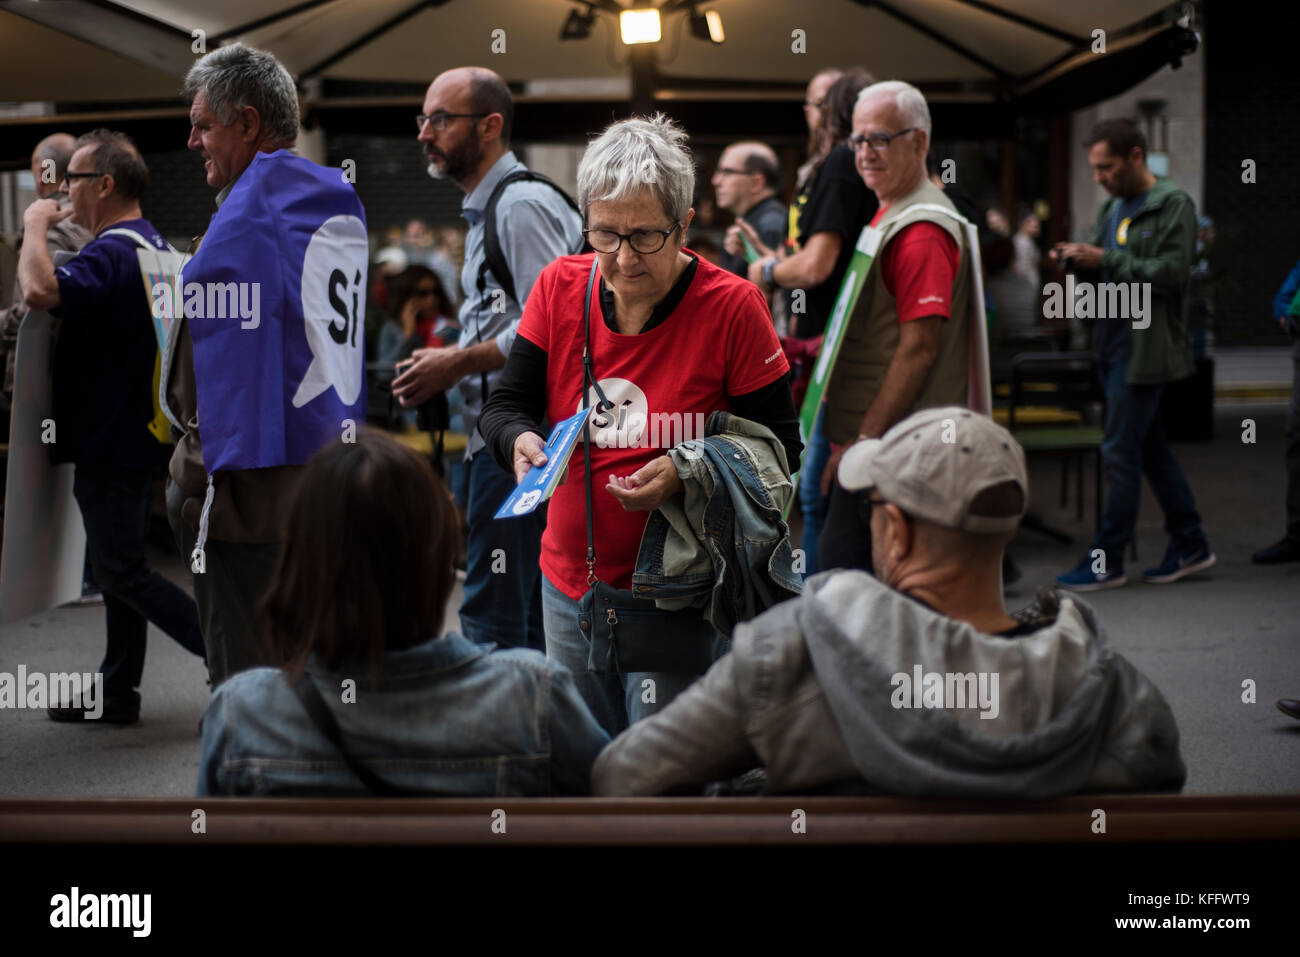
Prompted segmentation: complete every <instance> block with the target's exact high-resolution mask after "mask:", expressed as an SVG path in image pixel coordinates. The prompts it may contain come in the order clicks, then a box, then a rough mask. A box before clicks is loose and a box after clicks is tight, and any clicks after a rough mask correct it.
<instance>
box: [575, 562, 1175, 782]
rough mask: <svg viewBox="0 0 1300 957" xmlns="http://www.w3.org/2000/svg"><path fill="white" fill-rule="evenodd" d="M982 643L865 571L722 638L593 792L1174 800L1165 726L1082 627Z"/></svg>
mask: <svg viewBox="0 0 1300 957" xmlns="http://www.w3.org/2000/svg"><path fill="white" fill-rule="evenodd" d="M1052 610H1053V611H1054V612H1055V615H1054V619H1053V620H1051V621H1050V622H1049V623H1046V624H1045V625H1044V626H1043V627H1041V628H1039V629H1038V630H1036V631H1034V632H1033V633H1031V634H1028V635H1024V636H1021V637H1015V638H1006V637H1000V636H996V635H986V634H982V633H980V632H977V631H976V630H975V629H974V628H972V627H971V626H969V625H967V624H964V623H962V622H959V621H955V620H954V619H951V618H948V617H946V616H944V615H941V614H939V613H938V612H935V611H933V610H931V609H929V608H927V607H926V606H924V605H922V604H920V603H918V602H916V601H913V600H912V599H910V598H907V597H906V596H904V595H901V594H899V593H897V592H895V591H893V590H892V589H889V588H887V587H886V586H884V585H882V584H881V583H880V582H878V581H877V580H876V579H875V578H872V577H871V576H869V575H866V574H864V573H862V572H855V571H839V572H830V573H826V574H822V575H818V576H816V577H814V578H812V579H810V580H809V581H808V586H807V589H806V591H805V592H804V594H803V595H802V596H801V597H800V598H797V599H794V600H791V601H788V602H785V603H783V604H781V605H778V606H776V607H775V608H772V609H770V610H768V611H767V612H765V613H764V614H762V615H760V616H759V617H758V618H755V619H754V620H753V621H750V622H747V623H745V624H744V625H741V626H739V627H737V629H736V631H735V634H734V635H733V646H732V651H731V653H730V654H728V655H726V656H725V657H723V658H722V659H720V660H719V661H717V662H716V663H715V664H714V665H713V667H712V668H711V669H710V670H709V672H708V673H707V674H706V675H705V676H704V677H703V678H701V679H700V680H699V681H697V682H696V683H695V684H694V685H692V686H691V687H690V688H689V689H687V690H686V691H685V692H683V693H682V694H681V695H679V696H678V697H677V698H676V699H674V700H673V701H672V702H671V703H670V704H669V705H668V706H667V707H666V708H664V710H662V711H661V712H659V713H658V714H656V715H654V716H652V717H650V718H647V719H645V720H643V721H640V722H638V723H637V724H635V725H633V726H632V727H631V728H629V729H628V730H627V731H625V732H624V733H623V734H621V735H620V736H619V737H618V738H616V739H615V740H614V741H613V742H611V743H610V745H609V746H608V747H607V748H606V749H605V750H604V751H603V752H602V753H601V755H600V757H599V758H598V759H597V761H596V764H595V766H594V767H593V769H592V787H593V793H595V794H603V795H637V794H664V793H682V792H685V793H698V792H699V790H700V789H701V788H702V787H703V786H704V785H705V784H707V783H708V782H711V781H716V780H720V779H724V778H727V777H730V776H733V775H736V774H739V773H741V772H744V771H746V770H748V769H750V768H753V767H755V766H757V765H762V766H764V767H765V768H766V770H767V787H766V789H767V791H768V792H770V793H795V792H808V791H812V790H828V789H844V788H846V787H848V788H851V789H855V790H863V789H865V790H873V791H879V792H883V793H889V794H900V795H913V796H927V797H964V798H971V797H986V798H1046V797H1054V796H1057V795H1062V794H1070V793H1075V792H1079V791H1132V790H1177V789H1179V788H1181V787H1182V784H1183V781H1184V780H1185V778H1186V768H1185V767H1184V765H1183V761H1182V758H1181V756H1180V754H1179V750H1178V727H1177V725H1176V724H1175V722H1174V717H1173V713H1172V712H1171V711H1170V709H1169V706H1168V704H1167V703H1166V702H1165V700H1164V698H1163V697H1162V696H1161V694H1160V692H1159V690H1158V689H1157V688H1156V687H1155V685H1153V684H1152V683H1151V682H1150V681H1149V680H1148V679H1147V678H1146V677H1145V676H1144V675H1142V673H1141V672H1139V671H1138V670H1137V669H1136V668H1134V667H1133V665H1132V664H1130V663H1129V662H1128V661H1126V660H1125V659H1124V658H1122V657H1120V656H1119V655H1117V654H1115V653H1114V652H1112V651H1111V650H1110V649H1109V647H1107V645H1106V641H1105V635H1104V632H1103V631H1102V629H1101V626H1100V624H1099V623H1098V622H1097V618H1096V615H1095V614H1094V612H1093V611H1092V609H1091V608H1089V607H1088V606H1087V605H1086V604H1084V603H1083V602H1081V601H1079V599H1078V598H1076V597H1075V596H1073V595H1066V596H1061V597H1060V598H1059V606H1058V607H1056V608H1054V609H1052Z"/></svg>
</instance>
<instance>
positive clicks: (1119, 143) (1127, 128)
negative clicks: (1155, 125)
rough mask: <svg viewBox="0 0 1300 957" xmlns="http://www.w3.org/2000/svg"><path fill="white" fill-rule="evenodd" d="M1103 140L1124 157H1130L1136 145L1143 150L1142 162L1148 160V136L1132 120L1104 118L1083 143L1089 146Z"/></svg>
mask: <svg viewBox="0 0 1300 957" xmlns="http://www.w3.org/2000/svg"><path fill="white" fill-rule="evenodd" d="M1103 141H1104V142H1105V143H1106V147H1107V149H1109V150H1110V151H1111V152H1112V153H1114V154H1115V155H1116V156H1118V157H1120V158H1122V159H1128V155H1129V154H1130V153H1132V152H1133V147H1135V146H1136V147H1137V148H1138V149H1140V150H1141V151H1142V162H1144V163H1145V162H1146V158H1147V138H1146V137H1145V136H1143V135H1142V131H1141V130H1140V129H1139V128H1138V125H1137V124H1136V123H1134V122H1133V121H1132V120H1128V119H1114V120H1102V121H1101V122H1100V123H1098V124H1097V125H1096V126H1094V127H1093V128H1092V132H1091V133H1089V134H1088V138H1087V139H1086V140H1084V141H1083V145H1084V147H1085V148H1087V147H1090V146H1093V145H1094V144H1096V143H1101V142H1103Z"/></svg>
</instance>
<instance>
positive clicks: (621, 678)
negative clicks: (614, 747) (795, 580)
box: [542, 575, 720, 737]
mask: <svg viewBox="0 0 1300 957" xmlns="http://www.w3.org/2000/svg"><path fill="white" fill-rule="evenodd" d="M542 608H543V610H544V612H545V616H546V657H547V658H549V659H550V660H551V661H554V662H558V663H559V664H562V665H564V667H566V668H568V669H569V671H571V672H572V673H573V683H574V684H575V685H576V686H577V688H578V694H580V695H582V700H583V701H585V702H586V703H587V707H588V708H590V709H591V713H592V715H593V716H594V717H595V718H596V721H597V722H599V724H600V726H601V727H602V728H604V729H605V730H606V731H608V732H609V735H610V737H613V736H615V735H617V734H618V733H619V732H621V731H624V730H626V729H627V727H628V725H629V724H633V723H635V722H637V721H640V720H641V719H642V718H645V717H648V716H649V715H652V714H654V713H655V712H656V711H659V710H661V709H662V708H663V707H664V706H665V705H667V704H668V702H669V701H672V700H673V698H675V697H677V696H678V695H679V694H681V693H682V692H683V691H685V690H686V689H687V688H689V687H690V686H691V685H692V684H694V683H695V681H696V679H698V678H699V677H700V676H699V675H687V674H677V673H669V672H663V671H631V672H628V673H627V674H598V673H596V672H593V671H590V670H588V667H587V664H588V661H587V656H588V654H589V653H590V652H591V641H590V639H588V638H587V636H586V635H585V634H583V633H582V629H581V628H579V627H578V603H577V602H576V601H574V600H573V599H572V598H570V597H569V596H568V595H566V594H564V592H562V591H560V590H559V589H558V588H556V587H555V586H554V585H553V584H551V580H550V579H549V578H547V577H546V576H545V575H542ZM715 650H720V649H715ZM646 681H650V682H653V684H649V685H647V684H644V682H646ZM646 698H651V699H652V700H650V701H647V700H645V699H646Z"/></svg>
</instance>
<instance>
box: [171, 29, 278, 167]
mask: <svg viewBox="0 0 1300 957" xmlns="http://www.w3.org/2000/svg"><path fill="white" fill-rule="evenodd" d="M184 92H185V101H186V102H187V103H191V104H192V103H193V102H194V98H195V97H196V96H198V95H199V94H200V93H202V94H203V99H204V100H206V101H207V104H208V109H210V110H212V112H213V114H214V115H215V116H216V117H217V119H218V120H219V121H220V122H222V123H223V124H225V125H226V126H229V125H230V124H232V123H234V122H235V117H236V115H237V114H238V113H239V111H240V110H242V109H243V108H244V107H246V106H251V107H252V108H253V109H255V110H257V115H258V116H259V117H261V120H262V129H263V130H265V131H266V136H267V140H268V142H269V143H270V144H271V145H274V146H291V145H293V143H294V141H295V140H297V139H298V90H297V88H296V87H295V86H294V82H293V77H292V76H290V75H289V71H288V70H286V69H285V68H284V66H283V64H281V63H280V61H279V60H277V59H276V58H275V57H274V56H272V55H271V54H270V53H267V52H266V51H264V50H255V49H253V48H252V47H246V46H244V45H243V44H242V43H232V44H231V45H230V46H225V47H220V48H218V49H216V50H213V51H212V52H211V53H209V54H208V55H207V56H204V57H201V58H200V59H199V60H197V61H195V63H194V65H193V66H192V67H190V72H189V73H187V74H185V91H184Z"/></svg>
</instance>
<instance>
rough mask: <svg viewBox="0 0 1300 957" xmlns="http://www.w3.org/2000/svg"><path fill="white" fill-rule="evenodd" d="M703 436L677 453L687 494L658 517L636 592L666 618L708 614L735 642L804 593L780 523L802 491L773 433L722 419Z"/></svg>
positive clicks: (646, 539) (640, 560)
mask: <svg viewBox="0 0 1300 957" xmlns="http://www.w3.org/2000/svg"><path fill="white" fill-rule="evenodd" d="M704 431H705V437H704V438H702V439H692V440H689V441H686V442H682V443H681V444H679V445H677V446H676V447H674V448H673V449H671V450H670V451H669V452H668V456H669V458H671V459H672V460H673V463H674V464H675V465H676V466H677V475H678V477H680V478H681V480H682V484H683V486H684V488H683V492H682V494H681V495H679V496H674V497H673V498H671V499H669V500H668V501H666V502H664V503H663V504H662V505H661V506H659V508H658V509H656V510H655V511H654V512H652V513H651V514H650V519H649V521H648V522H647V524H646V530H645V534H644V535H642V537H641V551H640V553H639V554H638V556H637V565H636V571H635V572H634V573H633V575H632V587H633V590H634V591H635V592H636V593H637V594H638V595H640V596H642V597H645V598H653V599H655V603H656V604H657V605H658V606H659V607H660V608H664V609H680V608H686V607H696V608H703V609H704V618H705V620H707V621H708V622H709V623H710V624H711V625H713V627H714V628H715V629H717V630H718V631H719V632H720V633H722V634H723V635H726V636H730V635H731V632H732V629H733V628H734V627H735V626H736V624H737V623H738V622H742V621H748V620H749V619H751V618H753V617H755V616H756V615H758V614H760V613H761V612H763V611H765V610H766V609H767V608H770V607H771V606H772V605H775V604H777V603H778V602H782V601H785V600H786V599H787V598H791V597H793V596H795V595H797V594H799V593H800V592H801V591H802V590H803V576H802V575H801V574H800V573H798V572H796V571H795V570H794V564H795V562H794V555H793V553H792V552H791V550H790V530H789V528H788V527H787V526H786V524H785V522H784V521H782V519H781V511H782V509H783V508H784V507H785V505H786V502H788V501H789V499H790V497H791V495H792V494H793V486H792V485H791V484H790V468H789V465H788V464H787V462H786V456H785V449H784V447H783V446H782V445H781V442H780V440H779V439H777V437H776V435H775V434H773V432H772V431H771V430H770V429H768V428H766V427H765V426H762V425H759V424H758V423H756V422H751V421H749V420H748V419H742V418H740V417H739V416H735V415H731V414H730V413H727V412H714V413H713V414H712V415H710V416H709V420H708V423H707V424H706V426H705V430H704Z"/></svg>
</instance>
